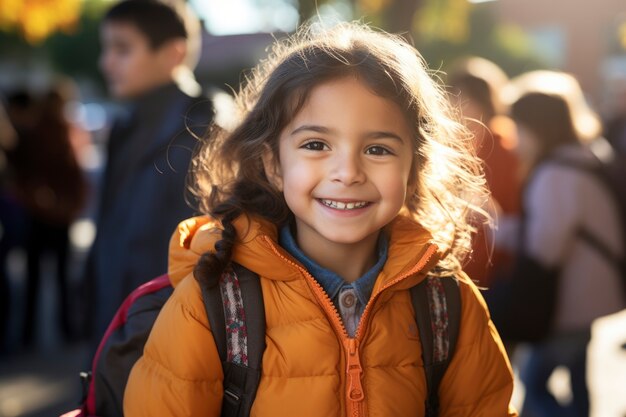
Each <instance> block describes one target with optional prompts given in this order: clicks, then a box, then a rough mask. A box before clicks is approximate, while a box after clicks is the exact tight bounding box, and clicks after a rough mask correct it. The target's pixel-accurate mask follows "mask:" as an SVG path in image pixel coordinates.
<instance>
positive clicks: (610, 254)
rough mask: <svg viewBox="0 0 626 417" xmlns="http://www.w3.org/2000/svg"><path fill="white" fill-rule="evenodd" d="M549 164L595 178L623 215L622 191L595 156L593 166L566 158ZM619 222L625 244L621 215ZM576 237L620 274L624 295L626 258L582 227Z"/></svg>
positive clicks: (625, 227) (623, 219)
mask: <svg viewBox="0 0 626 417" xmlns="http://www.w3.org/2000/svg"><path fill="white" fill-rule="evenodd" d="M594 155H595V154H594ZM549 162H551V163H554V164H557V165H561V166H565V167H569V168H572V169H576V170H579V171H584V172H587V173H588V174H589V175H591V176H593V177H595V178H596V179H597V180H598V181H599V182H600V183H601V184H602V186H603V187H604V188H605V189H606V190H607V191H608V192H609V194H611V198H612V199H613V200H614V202H615V205H616V207H617V208H618V210H620V213H623V212H624V209H626V207H624V201H626V200H625V199H624V198H622V197H620V195H619V194H620V193H621V192H622V190H620V189H618V188H617V187H616V186H615V185H613V184H612V182H611V178H610V174H608V173H607V172H605V170H603V169H602V164H603V163H604V161H602V160H601V159H600V158H599V157H597V156H596V160H595V163H594V164H590V163H586V162H581V161H577V160H572V159H567V158H552V159H550V160H549ZM620 222H621V229H622V239H623V240H624V241H625V243H626V219H625V218H623V214H622V218H621V219H620ZM576 235H577V236H578V237H579V238H581V239H582V240H583V241H584V242H586V243H587V244H588V245H589V246H591V247H592V248H593V249H594V250H595V251H596V252H597V253H599V254H600V255H601V256H602V257H603V258H604V259H605V260H606V261H607V262H609V263H610V264H611V265H612V266H613V268H614V269H615V270H616V271H618V272H619V273H620V275H621V276H622V284H623V287H624V294H625V295H626V256H619V255H618V254H616V253H615V252H614V251H612V250H611V249H610V248H609V247H608V245H607V244H606V243H604V242H603V241H602V240H600V239H599V238H598V237H597V236H595V235H594V234H593V233H591V232H590V231H589V230H587V229H585V228H584V227H579V228H578V230H577V231H576Z"/></svg>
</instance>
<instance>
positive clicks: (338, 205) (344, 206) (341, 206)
mask: <svg viewBox="0 0 626 417" xmlns="http://www.w3.org/2000/svg"><path fill="white" fill-rule="evenodd" d="M321 201H322V204H324V205H325V206H328V207H331V208H334V209H338V210H354V209H358V208H363V207H365V206H366V205H367V204H368V203H367V201H357V202H351V203H344V202H342V201H335V200H323V199H322V200H321Z"/></svg>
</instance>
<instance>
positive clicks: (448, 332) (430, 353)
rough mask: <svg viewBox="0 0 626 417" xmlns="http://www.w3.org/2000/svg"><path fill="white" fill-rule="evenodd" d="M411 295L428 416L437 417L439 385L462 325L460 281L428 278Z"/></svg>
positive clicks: (446, 278) (412, 290)
mask: <svg viewBox="0 0 626 417" xmlns="http://www.w3.org/2000/svg"><path fill="white" fill-rule="evenodd" d="M410 292H411V302H412V303H413V309H414V310H415V320H416V322H417V327H418V330H419V334H420V341H421V343H422V359H423V361H424V372H425V373H426V386H427V392H428V397H427V399H426V417H436V416H438V415H439V385H440V384H441V380H442V379H443V375H444V374H445V372H446V369H447V368H448V365H449V364H450V360H451V358H452V355H453V354H454V349H455V347H456V341H457V339H458V334H459V328H460V324H461V293H460V291H459V282H458V280H457V279H456V278H455V277H453V276H450V277H436V276H429V277H427V278H426V279H425V280H423V281H422V282H420V283H419V284H418V285H416V286H414V287H412V288H411V290H410Z"/></svg>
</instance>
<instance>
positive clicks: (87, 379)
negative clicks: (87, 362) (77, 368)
mask: <svg viewBox="0 0 626 417" xmlns="http://www.w3.org/2000/svg"><path fill="white" fill-rule="evenodd" d="M78 375H79V376H80V385H81V387H82V391H83V394H82V396H81V399H80V404H85V401H87V396H88V395H89V385H90V383H91V371H87V372H84V371H83V372H80V373H79V374H78Z"/></svg>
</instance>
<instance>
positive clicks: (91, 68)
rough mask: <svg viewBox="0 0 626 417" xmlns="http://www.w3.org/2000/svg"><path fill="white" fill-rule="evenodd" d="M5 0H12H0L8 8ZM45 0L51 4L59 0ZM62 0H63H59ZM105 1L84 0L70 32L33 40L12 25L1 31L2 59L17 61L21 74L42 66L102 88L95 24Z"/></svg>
mask: <svg viewBox="0 0 626 417" xmlns="http://www.w3.org/2000/svg"><path fill="white" fill-rule="evenodd" d="M5 1H9V2H11V1H15V0H0V5H1V6H0V7H2V8H5V7H7V6H6V4H5ZM41 1H42V2H43V1H44V0H41ZM48 1H49V3H50V4H52V3H54V2H55V1H59V0H54V1H53V0H48ZM63 1H66V0H60V2H63ZM108 4H109V3H108V2H107V1H106V0H90V1H88V2H84V4H83V7H82V8H81V10H80V16H79V17H78V18H77V20H76V22H74V23H73V27H72V30H71V32H69V33H68V32H66V31H56V32H55V33H48V34H47V37H46V38H45V39H39V40H38V41H37V42H36V43H32V42H30V41H29V40H28V39H27V38H26V34H25V32H22V31H21V30H17V31H16V30H15V27H13V28H12V29H10V30H7V31H0V56H2V58H3V61H5V62H10V61H14V62H19V63H20V65H21V67H22V70H23V72H24V73H26V72H29V71H33V70H34V69H35V67H41V66H42V65H43V66H44V67H45V68H47V69H48V70H49V71H52V72H55V73H61V74H65V75H69V76H73V77H82V78H87V79H91V80H94V81H95V82H96V84H97V85H98V84H99V85H100V86H101V87H102V86H103V82H102V79H101V77H100V74H99V71H98V55H99V47H98V46H99V40H98V37H99V33H98V26H99V21H100V17H101V16H102V13H103V12H104V10H105V9H106V7H108ZM2 10H4V9H2ZM1 13H3V11H0V14H1Z"/></svg>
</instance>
